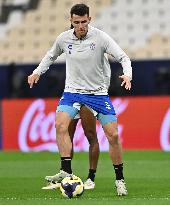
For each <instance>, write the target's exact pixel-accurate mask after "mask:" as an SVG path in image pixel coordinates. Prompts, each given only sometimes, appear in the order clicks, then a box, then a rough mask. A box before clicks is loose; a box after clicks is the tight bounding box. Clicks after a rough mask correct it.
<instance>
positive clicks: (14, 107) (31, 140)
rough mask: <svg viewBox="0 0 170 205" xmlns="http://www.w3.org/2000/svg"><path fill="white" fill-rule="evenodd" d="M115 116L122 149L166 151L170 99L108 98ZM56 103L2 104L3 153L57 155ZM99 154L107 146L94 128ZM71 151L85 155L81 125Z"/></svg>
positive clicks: (169, 136)
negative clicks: (31, 152)
mask: <svg viewBox="0 0 170 205" xmlns="http://www.w3.org/2000/svg"><path fill="white" fill-rule="evenodd" d="M112 103H113V105H114V107H115V110H116V112H117V116H118V124H119V126H118V130H119V137H120V139H121V141H122V145H123V148H124V149H161V150H166V151H170V97H124V98H112ZM57 104H58V99H57V100H55V99H45V100H44V99H35V100H31V99H30V100H3V102H2V136H3V149H4V150H21V151H25V152H28V151H43V150H49V151H58V149H57V146H56V140H55V139H56V136H55V126H54V123H55V110H56V106H57ZM96 129H97V135H98V139H99V143H100V149H101V151H106V150H108V142H107V139H106V137H105V135H104V133H103V130H102V127H101V126H100V124H99V123H97V126H96ZM74 149H75V151H87V150H88V143H87V140H86V138H85V137H84V133H83V130H82V127H81V122H79V123H78V125H77V130H76V133H75V137H74Z"/></svg>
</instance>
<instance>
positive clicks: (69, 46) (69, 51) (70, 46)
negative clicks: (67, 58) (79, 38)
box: [68, 44, 73, 54]
mask: <svg viewBox="0 0 170 205" xmlns="http://www.w3.org/2000/svg"><path fill="white" fill-rule="evenodd" d="M68 49H69V50H68V53H69V54H71V50H72V49H73V45H72V44H69V45H68Z"/></svg>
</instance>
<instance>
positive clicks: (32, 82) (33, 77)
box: [28, 74, 40, 88]
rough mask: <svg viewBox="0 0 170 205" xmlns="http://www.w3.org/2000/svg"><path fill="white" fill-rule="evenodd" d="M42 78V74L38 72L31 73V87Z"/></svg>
mask: <svg viewBox="0 0 170 205" xmlns="http://www.w3.org/2000/svg"><path fill="white" fill-rule="evenodd" d="M39 79H40V76H39V75H38V74H31V75H29V76H28V84H29V85H30V88H32V87H33V84H34V83H37V82H38V80H39Z"/></svg>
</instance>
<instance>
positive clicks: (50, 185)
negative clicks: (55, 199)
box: [42, 182, 60, 190]
mask: <svg viewBox="0 0 170 205" xmlns="http://www.w3.org/2000/svg"><path fill="white" fill-rule="evenodd" d="M58 188H60V183H55V182H49V183H48V184H47V186H44V187H42V189H43V190H53V189H58Z"/></svg>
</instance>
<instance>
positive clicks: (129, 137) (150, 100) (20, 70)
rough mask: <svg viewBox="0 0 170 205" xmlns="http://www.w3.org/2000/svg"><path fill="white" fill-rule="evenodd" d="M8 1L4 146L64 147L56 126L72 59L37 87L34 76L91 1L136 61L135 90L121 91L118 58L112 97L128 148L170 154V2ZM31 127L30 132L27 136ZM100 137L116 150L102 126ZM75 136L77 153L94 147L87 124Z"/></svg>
mask: <svg viewBox="0 0 170 205" xmlns="http://www.w3.org/2000/svg"><path fill="white" fill-rule="evenodd" d="M0 2H1V3H0V8H1V9H0V31H1V32H0V88H1V89H0V100H1V101H0V107H1V109H0V110H1V112H0V118H1V121H0V128H1V129H0V142H1V143H0V144H1V149H3V150H18V149H19V150H22V151H33V150H39V149H40V150H50V151H52V150H53V151H56V150H57V147H56V146H55V129H54V124H53V121H54V118H55V117H54V115H55V113H54V112H55V109H56V105H57V102H58V99H59V98H58V97H60V96H61V94H62V92H63V89H64V79H65V60H64V59H65V57H64V55H63V56H61V57H60V58H59V59H58V60H57V61H56V62H55V64H54V65H52V66H51V69H50V70H49V71H48V72H47V73H46V74H45V75H44V76H42V78H41V80H40V82H39V83H38V85H36V86H35V87H34V88H33V89H30V88H29V86H28V85H27V76H28V74H30V73H31V72H32V71H33V69H35V68H36V66H37V65H38V63H39V62H40V60H41V58H42V57H43V56H44V54H45V53H46V51H47V50H48V49H49V48H50V46H51V45H52V43H53V42H54V40H55V38H56V36H57V35H58V34H59V33H60V32H62V31H65V30H66V29H68V28H69V26H70V23H69V10H70V7H71V6H72V5H73V4H74V3H78V2H84V3H87V4H88V5H89V6H90V9H91V10H90V14H91V16H92V23H91V24H92V25H94V26H96V27H98V28H100V29H102V30H104V31H105V32H107V33H108V34H109V35H111V36H112V37H113V38H114V39H115V40H116V41H117V42H118V44H119V45H120V46H121V47H122V48H123V49H124V50H125V51H126V52H127V54H128V55H129V57H130V58H131V60H132V66H133V82H132V91H131V92H127V91H125V90H124V89H123V88H121V87H120V80H119V79H118V75H119V74H120V73H121V72H122V70H121V66H120V64H118V63H116V62H114V61H113V60H112V59H110V62H111V69H112V78H111V86H110V89H109V94H110V96H112V100H113V104H114V106H115V107H116V111H117V113H118V115H119V133H120V137H121V140H122V143H123V147H124V149H161V150H170V143H169V141H170V96H169V94H170V60H169V58H170V27H169V22H170V15H169V10H170V1H169V0H154V1H151V0H138V1H135V0H119V1H118V0H105V1H102V0H94V1H92V0H91V1H90V0H89V1H77V0H72V1H69V0H62V1H59V0H36V1H35V0H1V1H0ZM38 98H39V99H40V98H41V100H39V101H38ZM36 102H39V104H38V103H36ZM40 102H41V103H40ZM30 109H32V110H34V112H35V113H33V116H30V119H28V116H27V115H26V113H27V112H29V110H30ZM24 123H25V124H24ZM36 123H37V124H36ZM43 126H44V127H46V128H45V129H46V130H44V129H43ZM25 127H27V133H25V132H23V133H25V134H23V133H22V134H21V131H20V130H24V128H25ZM11 130H14V132H12V133H11ZM97 132H98V137H99V141H100V146H101V150H103V151H105V150H107V149H108V145H107V142H106V140H104V133H103V132H102V129H101V127H100V126H99V125H97ZM43 133H45V134H43ZM75 136H76V137H75V142H74V144H75V146H76V150H77V151H84V150H85V151H86V150H88V145H87V141H86V139H85V140H83V139H84V137H83V131H82V129H81V126H80V124H79V126H78V127H77V132H76V135H75ZM24 140H25V144H28V146H29V148H28V147H27V148H25V149H24V148H22V145H21V143H20V141H22V142H23V141H24ZM23 143H24V142H23ZM38 147H39V149H38Z"/></svg>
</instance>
